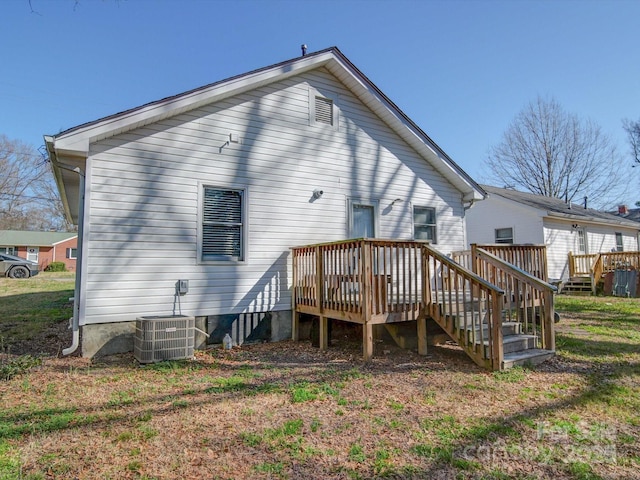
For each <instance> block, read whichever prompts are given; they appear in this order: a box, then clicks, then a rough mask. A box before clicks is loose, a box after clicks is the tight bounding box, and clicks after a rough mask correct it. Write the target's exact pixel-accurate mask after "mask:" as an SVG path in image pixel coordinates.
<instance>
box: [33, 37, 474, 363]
mask: <svg viewBox="0 0 640 480" xmlns="http://www.w3.org/2000/svg"><path fill="white" fill-rule="evenodd" d="M45 140H46V145H47V149H48V152H49V156H50V158H51V161H52V164H53V167H54V172H55V176H56V180H57V183H58V187H59V190H60V193H61V196H62V200H63V203H64V205H65V208H66V212H67V215H68V216H69V218H71V219H72V220H73V221H74V222H75V223H77V224H79V231H80V237H81V238H80V242H79V247H80V250H79V258H78V264H79V268H78V270H79V275H78V277H77V279H78V280H77V284H76V295H75V298H76V305H75V310H74V325H75V327H76V328H75V330H74V340H73V344H72V345H71V346H70V347H69V348H68V349H66V350H65V353H70V352H72V351H73V350H75V349H76V348H77V346H78V342H79V334H78V333H77V332H78V331H79V330H81V331H82V354H83V355H84V356H89V357H91V356H94V355H97V354H108V353H113V352H118V351H128V350H132V349H133V340H132V338H133V332H134V328H135V319H136V318H138V317H140V316H151V315H171V314H178V313H181V314H184V315H190V316H195V317H196V324H197V326H198V328H201V329H207V330H208V331H209V332H210V333H212V338H211V339H210V342H214V341H221V339H222V337H223V335H224V334H225V333H227V332H232V333H233V334H234V336H235V338H234V340H235V341H236V342H239V343H241V342H243V341H247V340H251V339H254V338H258V337H260V338H267V339H270V340H280V339H284V338H288V337H290V335H291V296H290V287H291V281H292V273H291V259H290V251H289V249H290V248H291V247H293V246H296V245H306V244H311V243H317V242H324V241H336V240H343V239H347V238H359V237H377V238H394V239H405V240H406V239H414V238H419V239H429V240H431V242H432V244H433V245H434V246H435V247H436V248H438V249H440V250H441V251H442V252H445V253H448V252H450V251H452V250H457V249H462V248H464V246H465V245H466V243H467V242H466V239H465V212H466V210H465V207H468V206H469V205H470V204H471V203H472V202H475V201H477V200H481V199H483V198H484V196H485V192H484V191H483V190H482V188H481V187H480V186H479V185H478V184H477V183H475V182H474V181H473V180H472V179H471V178H470V177H469V176H468V175H467V174H466V173H465V172H464V171H462V169H461V168H460V167H459V166H458V165H456V164H455V163H454V162H453V160H451V159H450V158H449V157H448V156H447V155H446V154H445V153H444V151H443V150H441V149H440V148H439V147H438V146H437V145H436V144H435V143H434V142H433V141H432V140H431V139H430V138H429V137H428V136H427V135H426V134H425V133H424V132H423V131H422V130H421V129H420V128H419V127H418V126H417V125H416V124H414V123H413V122H412V121H411V120H410V119H409V118H408V117H407V116H406V115H405V114H404V113H403V112H402V111H400V110H399V109H398V107H397V106H396V105H395V104H394V103H393V102H392V101H391V100H389V99H388V98H387V97H386V96H385V95H384V94H383V93H382V92H381V91H380V90H379V89H378V88H377V87H376V86H375V85H374V84H373V83H372V82H371V81H370V80H369V79H368V78H367V77H366V76H365V75H364V74H363V73H362V72H360V71H359V70H358V69H357V68H356V67H355V66H354V65H353V64H352V63H351V62H350V61H349V60H348V59H347V58H346V57H345V56H344V55H343V54H342V53H341V52H340V51H339V50H338V49H337V48H329V49H326V50H323V51H320V52H316V53H310V54H308V55H304V56H301V57H298V58H295V59H292V60H289V61H285V62H282V63H279V64H276V65H272V66H269V67H266V68H262V69H259V70H255V71H252V72H249V73H246V74H242V75H239V76H236V77H233V78H229V79H227V80H223V81H220V82H217V83H213V84H211V85H207V86H204V87H201V88H197V89H195V90H192V91H189V92H186V93H182V94H179V95H176V96H173V97H170V98H165V99H162V100H159V101H156V102H152V103H149V104H146V105H143V106H141V107H137V108H133V109H131V110H128V111H125V112H121V113H117V114H115V115H112V116H109V117H106V118H102V119H99V120H96V121H93V122H90V123H86V124H83V125H80V126H77V127H74V128H71V129H68V130H66V131H63V132H61V133H59V134H57V135H54V136H47V137H45ZM178 280H188V281H189V283H188V292H187V293H186V294H185V295H183V296H179V295H177V294H176V283H177V281H178Z"/></svg>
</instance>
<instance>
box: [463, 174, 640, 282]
mask: <svg viewBox="0 0 640 480" xmlns="http://www.w3.org/2000/svg"><path fill="white" fill-rule="evenodd" d="M482 188H483V189H484V190H485V191H486V192H487V193H488V196H487V198H486V200H484V201H482V202H480V203H478V204H477V205H474V206H473V208H471V209H470V210H469V211H468V212H467V238H468V240H469V243H470V244H471V243H478V244H494V243H515V244H537V245H542V244H544V245H546V246H547V262H548V273H549V279H550V280H551V281H555V280H567V279H568V277H569V268H568V256H569V252H572V253H574V254H588V253H600V252H611V251H638V249H639V244H638V242H639V234H640V223H638V222H634V221H632V220H626V219H624V218H620V217H618V216H616V215H612V214H609V213H604V212H601V211H599V210H593V209H590V208H584V205H579V204H575V203H572V204H567V203H565V202H564V201H562V200H560V199H557V198H550V197H545V196H542V195H535V194H532V193H525V192H518V191H516V190H512V189H505V188H497V187H491V186H488V185H482Z"/></svg>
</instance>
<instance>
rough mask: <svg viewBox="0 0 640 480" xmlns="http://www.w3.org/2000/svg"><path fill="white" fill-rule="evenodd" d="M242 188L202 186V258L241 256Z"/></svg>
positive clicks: (243, 198)
mask: <svg viewBox="0 0 640 480" xmlns="http://www.w3.org/2000/svg"><path fill="white" fill-rule="evenodd" d="M244 202H245V192H244V191H243V190H232V189H220V188H215V187H204V189H203V195H202V231H201V238H200V241H201V249H200V250H201V254H200V255H201V259H202V260H203V261H209V260H235V261H242V260H244V256H245V255H244V254H245V252H244V230H245V219H244Z"/></svg>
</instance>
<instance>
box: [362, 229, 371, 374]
mask: <svg viewBox="0 0 640 480" xmlns="http://www.w3.org/2000/svg"><path fill="white" fill-rule="evenodd" d="M360 258H361V261H362V271H361V272H360V279H361V282H362V283H361V285H362V291H361V292H360V301H361V305H362V320H363V324H362V356H363V359H364V361H365V362H368V361H369V360H371V357H373V325H372V323H371V312H372V311H373V293H372V286H373V285H372V284H373V280H372V278H373V270H372V266H371V244H370V243H369V242H367V241H365V240H362V241H360Z"/></svg>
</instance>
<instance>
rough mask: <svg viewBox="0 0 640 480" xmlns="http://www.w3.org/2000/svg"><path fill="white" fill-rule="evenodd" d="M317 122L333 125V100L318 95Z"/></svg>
mask: <svg viewBox="0 0 640 480" xmlns="http://www.w3.org/2000/svg"><path fill="white" fill-rule="evenodd" d="M316 123H325V124H327V125H333V100H331V99H329V98H324V97H316Z"/></svg>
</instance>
